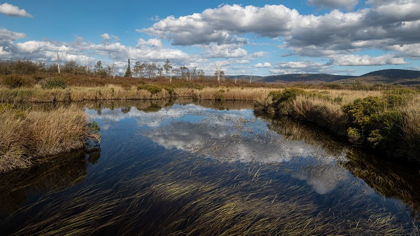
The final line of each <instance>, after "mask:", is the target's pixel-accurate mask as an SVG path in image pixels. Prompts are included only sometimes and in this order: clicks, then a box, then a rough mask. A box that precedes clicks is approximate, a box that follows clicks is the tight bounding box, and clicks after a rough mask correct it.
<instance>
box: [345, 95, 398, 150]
mask: <svg viewBox="0 0 420 236" xmlns="http://www.w3.org/2000/svg"><path fill="white" fill-rule="evenodd" d="M389 105H390V104H389V102H388V101H387V98H386V97H384V98H379V97H367V98H364V99H357V100H355V101H354V102H353V103H352V104H348V105H345V106H344V107H343V111H344V113H346V114H347V116H348V118H349V126H350V127H349V129H348V137H349V138H350V141H352V142H354V143H360V144H363V145H365V146H370V147H373V148H378V149H381V150H385V148H386V149H387V150H393V148H395V147H396V146H397V145H398V142H399V140H400V137H401V134H402V130H401V125H402V121H403V114H402V112H400V111H398V110H392V109H388V107H389Z"/></svg>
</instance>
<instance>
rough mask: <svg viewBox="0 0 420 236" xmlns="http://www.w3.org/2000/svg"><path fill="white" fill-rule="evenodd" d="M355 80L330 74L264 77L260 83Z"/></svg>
mask: <svg viewBox="0 0 420 236" xmlns="http://www.w3.org/2000/svg"><path fill="white" fill-rule="evenodd" d="M349 78H355V77H354V76H344V75H330V74H287V75H271V76H266V77H264V79H263V80H262V81H264V82H267V83H279V82H280V83H293V82H306V83H308V82H309V83H317V82H318V83H319V82H334V81H337V80H343V79H349Z"/></svg>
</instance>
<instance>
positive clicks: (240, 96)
mask: <svg viewBox="0 0 420 236" xmlns="http://www.w3.org/2000/svg"><path fill="white" fill-rule="evenodd" d="M273 90H274V89H270V88H241V87H237V88H227V87H219V88H211V87H208V88H198V89H197V88H175V89H174V88H172V87H163V86H156V85H150V84H148V85H139V86H137V87H134V86H128V87H122V86H118V85H107V86H105V87H92V88H88V87H68V88H65V89H61V88H54V89H43V88H41V87H40V86H35V87H33V88H15V89H9V88H0V102H9V103H15V102H81V101H113V100H114V101H115V100H122V101H124V100H161V99H173V98H194V99H197V100H225V101H254V100H257V99H260V100H261V99H263V98H265V97H267V96H268V94H269V93H270V92H271V91H273Z"/></svg>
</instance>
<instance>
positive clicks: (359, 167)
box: [268, 118, 420, 220]
mask: <svg viewBox="0 0 420 236" xmlns="http://www.w3.org/2000/svg"><path fill="white" fill-rule="evenodd" d="M270 123H271V124H269V125H268V127H269V128H270V129H271V130H273V131H276V132H277V133H279V134H281V135H283V136H284V137H285V138H287V139H291V140H304V141H305V142H306V143H308V144H312V145H319V146H321V147H322V148H323V149H324V150H326V151H327V152H328V153H330V154H333V155H335V156H338V155H339V154H340V153H341V152H342V150H343V149H344V148H346V145H345V144H341V143H340V142H338V141H335V140H333V139H331V137H330V136H328V135H327V134H325V133H323V132H320V131H319V130H316V129H313V128H311V127H308V126H307V125H305V124H302V123H298V122H296V121H293V120H291V119H287V118H284V119H280V120H272V121H270ZM347 148H349V147H347ZM339 165H340V166H342V167H344V168H346V169H347V170H349V171H350V172H351V174H353V175H354V176H356V177H358V178H360V179H362V180H363V181H364V182H366V184H368V185H369V186H370V187H371V188H372V189H374V190H375V191H376V192H378V193H379V194H381V195H382V196H384V197H386V198H396V199H399V200H401V201H402V202H403V203H404V204H407V205H408V206H409V208H410V209H411V210H412V215H413V216H414V217H416V218H417V219H419V220H420V187H419V181H420V175H419V172H418V170H413V169H409V168H406V167H402V166H399V165H397V164H394V163H389V162H387V161H384V160H382V159H381V158H376V157H374V156H371V155H368V154H365V153H362V152H360V151H359V150H355V149H353V150H352V151H351V152H347V155H346V158H345V160H339ZM314 171H315V172H314ZM320 172H322V168H316V170H315V169H314V168H312V169H311V170H309V171H306V173H310V174H309V175H315V176H320V174H319V173H320ZM330 173H332V174H331V175H333V172H330ZM305 175H307V174H305ZM305 175H303V176H300V177H301V178H306V177H305ZM330 177H333V176H330ZM323 179H324V178H323ZM327 182H328V181H327ZM309 184H311V183H309ZM314 184H315V185H316V183H314ZM323 186H324V185H323ZM318 187H322V186H318ZM315 189H316V188H315Z"/></svg>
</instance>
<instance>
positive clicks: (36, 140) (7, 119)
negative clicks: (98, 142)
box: [0, 104, 98, 172]
mask: <svg viewBox="0 0 420 236" xmlns="http://www.w3.org/2000/svg"><path fill="white" fill-rule="evenodd" d="M92 128H96V127H92V125H89V124H88V123H87V117H86V115H85V113H84V112H83V111H82V110H80V109H77V108H73V107H70V108H58V109H57V110H53V111H49V112H42V111H30V110H21V109H16V108H14V107H13V106H12V105H10V104H0V172H6V171H9V170H12V169H15V168H25V167H28V166H29V165H31V164H32V163H34V162H35V161H36V160H37V159H38V158H41V157H46V156H52V155H57V154H59V153H63V152H69V151H71V150H74V149H80V148H83V147H84V145H85V143H86V139H87V138H98V136H97V135H96V134H93V133H92Z"/></svg>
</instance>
